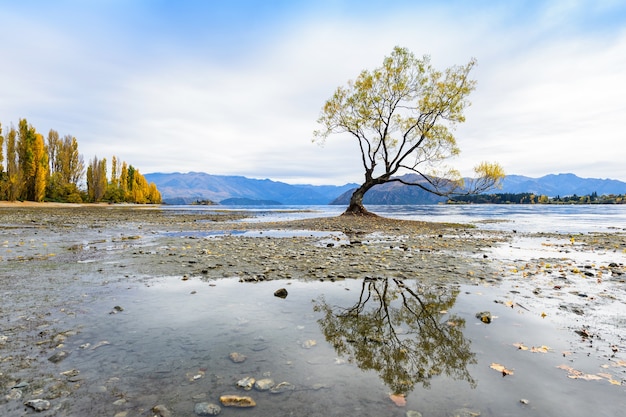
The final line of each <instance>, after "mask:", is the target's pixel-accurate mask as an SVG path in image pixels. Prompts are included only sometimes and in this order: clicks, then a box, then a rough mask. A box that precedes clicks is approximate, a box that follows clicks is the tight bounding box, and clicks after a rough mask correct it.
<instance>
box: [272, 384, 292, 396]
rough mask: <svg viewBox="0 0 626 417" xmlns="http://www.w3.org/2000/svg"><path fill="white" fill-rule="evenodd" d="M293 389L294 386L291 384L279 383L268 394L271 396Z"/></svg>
mask: <svg viewBox="0 0 626 417" xmlns="http://www.w3.org/2000/svg"><path fill="white" fill-rule="evenodd" d="M295 389H296V386H295V385H293V384H292V383H291V382H281V383H280V384H278V385H276V386H275V387H273V388H272V389H270V392H271V393H272V394H281V393H283V392H288V391H294V390H295Z"/></svg>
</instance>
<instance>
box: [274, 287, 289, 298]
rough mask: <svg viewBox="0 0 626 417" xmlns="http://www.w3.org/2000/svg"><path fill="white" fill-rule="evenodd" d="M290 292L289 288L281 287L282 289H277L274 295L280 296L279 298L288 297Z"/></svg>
mask: <svg viewBox="0 0 626 417" xmlns="http://www.w3.org/2000/svg"><path fill="white" fill-rule="evenodd" d="M288 294H289V293H288V292H287V290H286V289H284V288H280V289H278V290H276V291H275V292H274V296H275V297H279V298H287V295H288Z"/></svg>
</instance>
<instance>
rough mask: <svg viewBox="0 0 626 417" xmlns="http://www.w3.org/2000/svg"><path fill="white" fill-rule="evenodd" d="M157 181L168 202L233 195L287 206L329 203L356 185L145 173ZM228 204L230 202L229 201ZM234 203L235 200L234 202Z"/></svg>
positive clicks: (184, 202) (177, 202) (192, 173)
mask: <svg viewBox="0 0 626 417" xmlns="http://www.w3.org/2000/svg"><path fill="white" fill-rule="evenodd" d="M144 177H145V178H146V180H147V181H148V182H154V183H155V184H156V186H157V188H158V189H159V191H160V192H161V197H162V199H163V202H165V203H167V204H190V203H193V202H195V201H199V200H211V201H215V202H221V201H224V200H229V199H233V198H240V199H246V200H241V201H247V202H248V204H249V203H250V200H261V201H262V200H273V201H275V202H277V203H280V204H285V205H308V204H328V203H330V202H331V201H332V200H334V199H335V198H337V196H339V195H341V194H342V193H343V192H345V191H346V190H348V189H351V188H354V187H356V186H357V185H356V184H346V185H343V186H335V185H320V186H316V185H291V184H287V183H284V182H278V181H272V180H269V179H264V180H259V179H252V178H246V177H242V176H229V175H210V174H206V173H203V172H189V173H178V172H175V173H168V174H165V173H152V174H145V175H144ZM226 203H227V204H228V203H229V202H228V201H226ZM231 204H232V203H231Z"/></svg>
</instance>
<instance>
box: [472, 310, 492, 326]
mask: <svg viewBox="0 0 626 417" xmlns="http://www.w3.org/2000/svg"><path fill="white" fill-rule="evenodd" d="M492 317H493V316H492V315H491V313H490V312H488V311H481V312H480V313H476V318H477V319H479V320H480V321H482V322H483V323H485V324H489V323H491V319H492Z"/></svg>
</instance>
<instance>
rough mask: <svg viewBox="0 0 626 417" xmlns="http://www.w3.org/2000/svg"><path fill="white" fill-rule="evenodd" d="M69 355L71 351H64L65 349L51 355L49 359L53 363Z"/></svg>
mask: <svg viewBox="0 0 626 417" xmlns="http://www.w3.org/2000/svg"><path fill="white" fill-rule="evenodd" d="M68 356H69V353H68V352H66V351H64V350H60V351H58V352H57V353H55V354H54V355H52V356H50V357H49V358H48V360H49V361H50V362H52V363H59V362H61V361H62V360H63V359H65V358H67V357H68Z"/></svg>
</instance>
